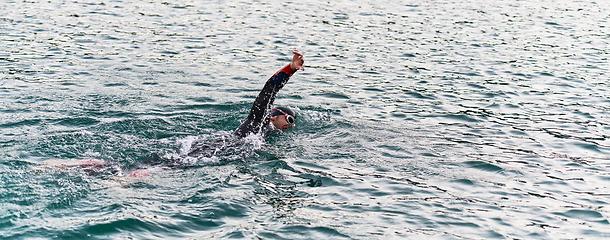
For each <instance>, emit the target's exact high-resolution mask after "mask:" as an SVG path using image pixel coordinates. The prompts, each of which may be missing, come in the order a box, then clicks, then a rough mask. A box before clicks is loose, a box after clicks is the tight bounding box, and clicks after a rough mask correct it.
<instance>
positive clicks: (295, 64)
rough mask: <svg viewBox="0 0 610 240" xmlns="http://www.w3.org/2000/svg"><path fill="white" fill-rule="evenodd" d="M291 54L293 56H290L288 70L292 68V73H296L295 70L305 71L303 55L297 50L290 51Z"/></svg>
mask: <svg viewBox="0 0 610 240" xmlns="http://www.w3.org/2000/svg"><path fill="white" fill-rule="evenodd" d="M292 53H293V54H294V56H292V62H291V63H290V68H292V70H293V71H295V72H296V71H297V70H303V71H305V68H304V67H303V63H305V60H304V59H303V54H301V53H300V52H299V50H296V49H295V50H292Z"/></svg>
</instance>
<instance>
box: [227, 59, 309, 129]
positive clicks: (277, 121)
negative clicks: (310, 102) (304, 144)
mask: <svg viewBox="0 0 610 240" xmlns="http://www.w3.org/2000/svg"><path fill="white" fill-rule="evenodd" d="M292 53H293V54H294V56H293V57H292V62H291V63H290V64H288V65H286V66H285V67H284V68H282V69H280V70H279V71H278V72H276V73H275V74H274V75H273V76H272V77H271V78H269V80H267V82H266V83H265V86H264V87H263V90H261V92H260V93H259V94H258V97H256V100H254V104H252V109H250V114H249V115H248V117H247V118H246V120H245V121H244V122H243V123H242V124H241V125H239V127H238V128H237V130H235V132H233V134H234V135H235V136H238V137H240V138H243V137H246V136H248V135H250V134H257V135H258V134H264V135H265V136H267V135H269V133H270V132H273V130H281V131H285V130H286V129H288V128H290V127H292V126H294V125H295V120H296V119H295V118H296V115H295V113H294V111H292V110H291V109H290V108H288V107H275V108H272V106H273V102H274V101H275V96H276V95H277V93H278V91H280V89H282V88H283V87H284V85H286V83H287V82H288V80H289V79H290V77H291V76H292V74H294V73H295V72H296V71H298V70H305V68H303V63H305V60H304V59H303V54H301V53H299V51H298V50H292Z"/></svg>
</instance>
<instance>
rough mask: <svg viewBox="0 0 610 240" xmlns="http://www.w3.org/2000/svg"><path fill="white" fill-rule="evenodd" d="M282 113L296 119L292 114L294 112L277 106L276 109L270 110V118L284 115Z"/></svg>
mask: <svg viewBox="0 0 610 240" xmlns="http://www.w3.org/2000/svg"><path fill="white" fill-rule="evenodd" d="M282 112H285V113H287V114H288V115H290V116H292V117H293V118H297V115H296V114H294V111H292V109H290V108H288V107H282V106H278V107H275V108H273V109H271V116H272V117H273V116H278V115H284V113H282Z"/></svg>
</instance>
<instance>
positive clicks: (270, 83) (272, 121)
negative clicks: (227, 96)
mask: <svg viewBox="0 0 610 240" xmlns="http://www.w3.org/2000/svg"><path fill="white" fill-rule="evenodd" d="M292 53H293V54H294V55H293V57H292V62H291V63H290V64H288V65H286V66H285V67H283V68H282V69H280V70H279V71H277V72H276V73H275V74H274V75H273V76H272V77H271V78H269V80H267V82H266V83H265V86H264V87H263V89H262V90H261V92H260V93H259V94H258V96H257V97H256V100H254V103H253V104H252V108H251V109H250V114H249V115H248V117H247V118H246V120H245V121H244V122H243V123H241V125H239V127H238V128H237V129H236V130H235V131H234V132H233V136H234V137H236V138H244V137H246V136H248V135H252V134H254V135H263V136H265V137H266V136H268V135H269V134H271V133H273V132H276V131H285V130H287V129H288V128H290V127H292V126H295V125H296V121H295V120H296V114H295V112H294V111H293V110H292V109H290V108H288V107H284V106H277V107H272V106H273V102H274V101H275V97H276V95H277V93H278V92H279V90H280V89H282V88H283V87H284V85H286V83H287V82H288V80H289V79H290V77H291V76H292V75H293V74H294V73H295V72H297V71H298V70H305V68H304V67H303V63H305V60H304V59H303V54H301V53H300V52H299V51H298V50H293V51H292ZM225 140H226V139H222V145H223V146H231V144H229V145H227V144H226V143H225ZM215 145H216V144H215V143H214V142H207V143H195V144H193V146H192V150H191V151H190V152H189V153H188V156H190V157H198V156H206V155H210V151H212V155H213V153H215V152H216V151H217V147H218V146H215ZM155 162H157V163H164V164H165V165H174V164H175V162H173V161H172V160H171V159H163V158H159V157H157V158H154V159H152V160H151V161H150V163H149V164H148V165H156V164H154V163H155ZM107 165H108V163H107V162H105V161H104V160H102V159H83V160H78V161H71V160H56V159H51V160H46V161H44V162H43V166H46V167H53V168H83V169H85V170H86V171H91V170H92V169H100V168H103V167H105V166H107ZM150 175H151V173H150V171H148V170H147V169H137V170H135V171H133V172H131V173H130V174H128V175H127V178H145V177H148V176H150Z"/></svg>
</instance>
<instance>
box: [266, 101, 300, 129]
mask: <svg viewBox="0 0 610 240" xmlns="http://www.w3.org/2000/svg"><path fill="white" fill-rule="evenodd" d="M269 119H270V120H271V122H272V123H273V126H275V128H277V129H280V130H282V131H284V130H286V129H288V128H290V127H292V126H294V125H295V124H296V122H295V119H296V114H295V113H294V111H292V109H290V108H288V107H281V106H280V107H275V108H273V109H272V110H271V117H270V118H269Z"/></svg>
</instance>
